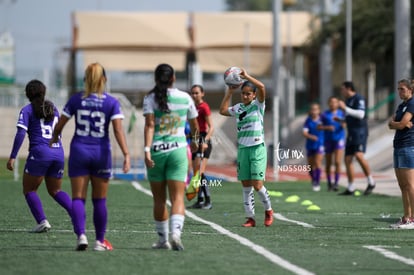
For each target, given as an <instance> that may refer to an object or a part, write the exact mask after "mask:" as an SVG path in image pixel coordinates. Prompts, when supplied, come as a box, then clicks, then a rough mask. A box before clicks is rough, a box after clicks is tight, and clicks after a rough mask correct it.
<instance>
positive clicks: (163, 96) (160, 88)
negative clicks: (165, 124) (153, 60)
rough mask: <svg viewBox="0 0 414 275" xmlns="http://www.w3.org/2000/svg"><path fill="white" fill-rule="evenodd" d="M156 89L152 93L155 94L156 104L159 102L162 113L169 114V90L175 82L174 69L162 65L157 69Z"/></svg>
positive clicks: (155, 74)
mask: <svg viewBox="0 0 414 275" xmlns="http://www.w3.org/2000/svg"><path fill="white" fill-rule="evenodd" d="M154 76H155V87H154V88H153V89H152V90H151V91H150V93H154V94H155V102H157V104H158V107H159V108H160V111H162V112H164V113H169V112H170V108H169V107H168V104H167V103H168V95H167V90H168V88H169V87H171V85H172V83H173V81H174V69H173V67H171V66H170V65H168V64H160V65H158V66H157V68H156V69H155V73H154Z"/></svg>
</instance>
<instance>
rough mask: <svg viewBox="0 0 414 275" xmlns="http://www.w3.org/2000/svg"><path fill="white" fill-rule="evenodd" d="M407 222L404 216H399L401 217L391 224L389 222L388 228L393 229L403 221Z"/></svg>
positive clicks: (403, 222)
mask: <svg viewBox="0 0 414 275" xmlns="http://www.w3.org/2000/svg"><path fill="white" fill-rule="evenodd" d="M407 222H408V219H406V218H405V217H401V218H400V219H399V220H398V222H396V223H393V224H390V228H393V229H398V227H399V226H400V225H402V224H405V223H407Z"/></svg>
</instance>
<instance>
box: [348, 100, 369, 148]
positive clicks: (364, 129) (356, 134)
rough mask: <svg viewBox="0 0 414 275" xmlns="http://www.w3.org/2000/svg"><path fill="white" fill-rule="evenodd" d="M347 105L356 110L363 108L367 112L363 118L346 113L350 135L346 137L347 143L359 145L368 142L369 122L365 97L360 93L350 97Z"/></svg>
mask: <svg viewBox="0 0 414 275" xmlns="http://www.w3.org/2000/svg"><path fill="white" fill-rule="evenodd" d="M345 104H346V106H347V107H349V108H351V109H354V110H363V111H364V112H365V114H364V117H363V118H362V119H359V118H356V117H353V116H350V115H348V114H347V115H346V117H345V121H346V126H347V129H348V136H347V139H346V144H347V145H359V144H363V143H365V142H366V140H367V137H368V123H367V117H366V107H365V98H364V97H362V96H361V95H359V94H355V95H354V96H352V97H350V98H348V99H347V100H346V101H345Z"/></svg>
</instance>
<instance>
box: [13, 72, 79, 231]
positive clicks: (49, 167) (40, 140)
mask: <svg viewBox="0 0 414 275" xmlns="http://www.w3.org/2000/svg"><path fill="white" fill-rule="evenodd" d="M25 91H26V97H27V98H28V99H29V101H30V104H28V105H26V106H24V107H23V108H22V109H21V111H20V114H19V119H18V121H17V133H16V136H15V138H14V143H13V149H12V152H11V154H10V158H9V160H8V162H7V169H9V170H11V171H13V169H14V162H15V159H16V156H17V153H18V152H19V149H20V147H21V145H22V143H23V140H24V138H25V136H26V133H27V134H28V136H29V155H28V157H27V160H26V165H25V167H24V174H23V194H24V196H25V198H26V201H27V204H28V206H29V208H30V211H31V212H32V214H33V216H34V218H35V220H36V222H37V225H36V227H34V228H33V229H32V231H31V232H34V233H41V232H46V231H48V230H49V229H50V228H51V226H50V224H49V222H48V220H47V219H46V215H45V213H44V211H43V207H42V202H41V200H40V198H39V196H38V195H37V192H36V191H37V189H38V187H39V185H40V184H41V183H42V181H43V179H45V182H46V187H47V191H48V193H49V195H50V196H52V197H53V198H54V199H55V201H57V202H58V203H59V204H60V205H61V206H62V207H63V208H65V209H66V211H67V212H68V214H69V216H70V215H71V209H72V202H71V200H70V197H69V195H68V194H67V193H66V192H64V191H62V190H61V185H62V176H63V168H64V164H65V159H64V155H63V148H62V143H61V141H60V139H56V141H55V142H54V143H53V144H52V146H51V147H49V142H50V139H51V138H52V131H53V127H54V126H55V124H56V122H57V120H58V118H59V112H58V111H57V109H56V108H55V106H54V105H53V103H52V102H50V101H48V100H45V94H46V87H45V85H44V84H43V83H42V82H41V81H39V80H31V81H30V82H29V83H27V85H26V88H25Z"/></svg>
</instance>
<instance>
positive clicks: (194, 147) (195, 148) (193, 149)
mask: <svg viewBox="0 0 414 275" xmlns="http://www.w3.org/2000/svg"><path fill="white" fill-rule="evenodd" d="M190 149H191V152H192V153H195V152H197V151H198V143H197V142H191V144H190Z"/></svg>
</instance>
